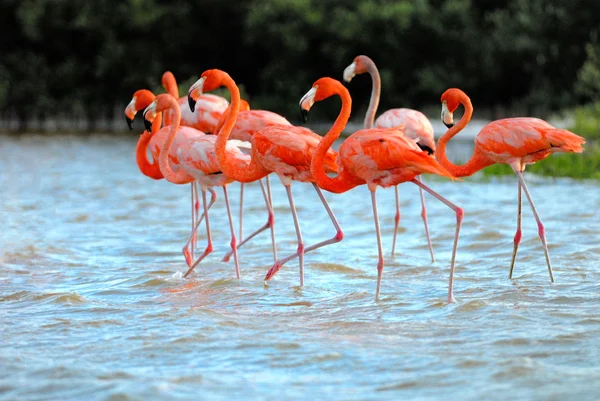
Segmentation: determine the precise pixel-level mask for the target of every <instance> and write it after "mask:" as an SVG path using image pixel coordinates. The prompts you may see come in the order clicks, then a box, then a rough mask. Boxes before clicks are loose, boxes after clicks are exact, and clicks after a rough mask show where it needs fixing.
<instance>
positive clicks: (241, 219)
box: [240, 182, 244, 241]
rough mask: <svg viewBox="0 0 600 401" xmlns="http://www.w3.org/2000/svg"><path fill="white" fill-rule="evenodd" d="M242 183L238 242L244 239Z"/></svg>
mask: <svg viewBox="0 0 600 401" xmlns="http://www.w3.org/2000/svg"><path fill="white" fill-rule="evenodd" d="M243 232H244V183H243V182H240V241H241V240H243V239H244V236H243Z"/></svg>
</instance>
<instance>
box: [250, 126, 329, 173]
mask: <svg viewBox="0 0 600 401" xmlns="http://www.w3.org/2000/svg"><path fill="white" fill-rule="evenodd" d="M320 140H321V137H320V136H319V135H317V134H315V133H314V132H312V131H311V130H309V129H307V128H303V127H296V126H287V125H272V126H268V127H266V128H264V129H263V130H261V131H259V132H257V133H256V134H255V135H254V136H253V137H252V146H253V148H254V150H255V151H256V152H257V153H258V154H259V155H260V156H261V158H262V159H263V164H264V162H265V159H269V160H266V162H267V163H270V164H273V166H275V165H279V166H281V168H284V167H283V165H287V166H292V167H294V168H296V169H297V170H302V171H309V170H310V162H311V160H312V157H313V154H314V152H315V150H316V148H317V146H318V145H319V142H320ZM336 158H337V153H336V152H335V151H334V150H332V149H330V150H329V151H328V152H327V155H326V157H325V159H324V165H325V170H326V171H328V172H337V171H338V166H337V164H336ZM265 167H266V166H265ZM267 168H269V167H267ZM269 169H271V168H269Z"/></svg>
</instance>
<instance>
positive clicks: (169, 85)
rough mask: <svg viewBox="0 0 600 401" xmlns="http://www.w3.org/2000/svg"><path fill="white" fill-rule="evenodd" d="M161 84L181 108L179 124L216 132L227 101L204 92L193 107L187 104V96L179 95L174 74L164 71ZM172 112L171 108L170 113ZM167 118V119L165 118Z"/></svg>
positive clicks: (211, 132) (168, 123)
mask: <svg viewBox="0 0 600 401" xmlns="http://www.w3.org/2000/svg"><path fill="white" fill-rule="evenodd" d="M162 85H163V87H164V88H165V90H166V91H167V92H168V93H170V94H171V96H173V97H174V98H175V99H178V102H179V109H180V110H181V125H183V126H187V127H192V128H196V129H197V130H199V131H202V132H203V133H206V134H216V133H217V132H218V130H217V124H218V123H219V120H220V119H221V116H222V115H223V114H224V113H225V110H227V107H228V106H229V102H228V101H227V100H226V99H225V98H224V97H221V96H216V95H212V94H206V95H202V96H200V97H198V99H196V103H195V104H194V108H193V109H192V108H191V107H190V106H189V105H188V101H187V96H183V97H179V89H178V86H177V81H176V80H175V76H174V75H173V74H172V73H171V72H170V71H166V72H165V73H164V74H163V76H162ZM171 113H173V111H172V110H171V112H170V113H168V114H171ZM167 118H168V119H167ZM171 121H172V119H171V118H170V116H168V117H166V119H165V122H166V123H167V124H166V125H170V124H171Z"/></svg>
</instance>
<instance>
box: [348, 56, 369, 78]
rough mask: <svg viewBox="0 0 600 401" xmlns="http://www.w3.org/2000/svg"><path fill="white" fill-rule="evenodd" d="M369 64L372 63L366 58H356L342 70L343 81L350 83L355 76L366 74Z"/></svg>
mask: <svg viewBox="0 0 600 401" xmlns="http://www.w3.org/2000/svg"><path fill="white" fill-rule="evenodd" d="M369 63H373V60H371V59H370V58H369V57H367V56H362V55H361V56H356V57H355V58H354V61H352V64H350V65H349V66H348V67H346V68H345V69H344V81H346V82H350V81H352V78H354V76H355V75H360V74H364V73H365V72H367V71H368V70H369V69H368V65H369Z"/></svg>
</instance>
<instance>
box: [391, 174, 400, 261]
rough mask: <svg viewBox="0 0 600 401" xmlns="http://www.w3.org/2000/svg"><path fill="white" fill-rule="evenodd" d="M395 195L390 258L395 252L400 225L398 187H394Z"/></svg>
mask: <svg viewBox="0 0 600 401" xmlns="http://www.w3.org/2000/svg"><path fill="white" fill-rule="evenodd" d="M394 192H395V194H396V216H394V239H393V240H392V258H393V257H394V253H395V252H396V237H397V236H398V225H399V224H400V195H399V194H398V185H396V186H395V187H394Z"/></svg>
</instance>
